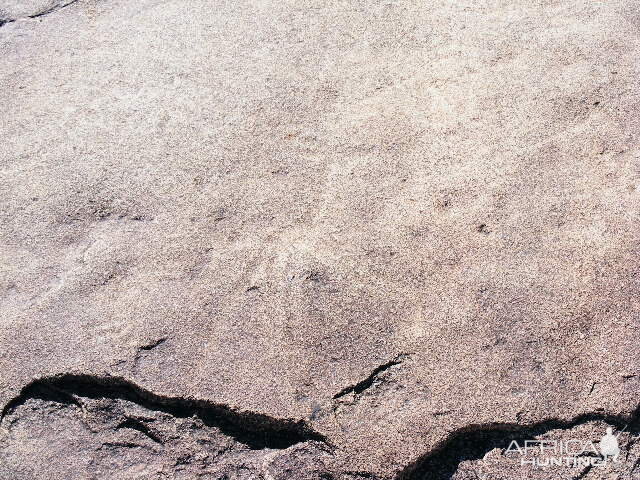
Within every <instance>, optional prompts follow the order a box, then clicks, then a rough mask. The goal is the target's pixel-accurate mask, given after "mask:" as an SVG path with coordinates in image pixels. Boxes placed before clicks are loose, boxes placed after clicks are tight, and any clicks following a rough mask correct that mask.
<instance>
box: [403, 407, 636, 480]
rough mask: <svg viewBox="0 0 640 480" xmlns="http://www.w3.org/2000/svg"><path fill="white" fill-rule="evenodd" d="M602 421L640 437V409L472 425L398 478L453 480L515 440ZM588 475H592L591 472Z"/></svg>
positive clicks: (419, 459) (453, 434) (455, 433)
mask: <svg viewBox="0 0 640 480" xmlns="http://www.w3.org/2000/svg"><path fill="white" fill-rule="evenodd" d="M595 421H602V422H606V423H607V424H609V425H611V426H614V427H616V428H617V429H619V430H622V429H624V428H625V427H626V431H627V432H628V433H629V434H633V435H638V434H640V406H638V407H637V408H636V410H635V411H634V412H633V414H631V416H621V415H607V414H602V413H587V414H583V415H580V416H578V417H576V418H574V419H572V420H566V421H565V420H560V419H547V420H544V421H542V422H538V423H534V424H530V425H519V424H513V423H495V424H486V425H468V426H466V427H463V428H461V429H459V430H456V431H454V432H452V433H450V434H449V435H448V436H447V437H446V438H445V439H444V440H443V441H442V442H441V443H440V444H438V445H436V446H435V447H434V448H433V449H431V450H430V451H429V452H428V453H425V454H424V455H422V456H421V457H420V458H418V459H417V460H416V461H414V462H413V463H411V464H410V465H407V466H406V467H405V468H404V469H403V470H402V471H400V472H399V474H398V475H397V480H449V479H451V478H453V476H454V474H455V472H456V471H457V469H458V466H459V465H460V463H461V462H463V461H467V460H479V459H482V458H484V456H485V455H486V454H487V453H488V452H489V451H491V450H493V449H495V448H506V447H507V446H508V445H509V444H510V443H511V441H512V440H516V441H517V442H519V443H520V444H522V443H523V442H524V441H525V440H528V439H534V438H536V437H538V436H540V435H543V434H545V433H547V432H549V431H552V430H569V429H572V428H574V427H577V426H580V425H582V424H586V423H589V422H595ZM587 473H588V472H587Z"/></svg>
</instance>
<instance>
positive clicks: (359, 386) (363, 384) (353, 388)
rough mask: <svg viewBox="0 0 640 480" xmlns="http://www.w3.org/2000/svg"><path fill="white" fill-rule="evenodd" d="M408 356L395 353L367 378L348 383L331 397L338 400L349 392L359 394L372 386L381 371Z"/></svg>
mask: <svg viewBox="0 0 640 480" xmlns="http://www.w3.org/2000/svg"><path fill="white" fill-rule="evenodd" d="M408 356H409V355H408V354H406V353H401V354H399V355H397V356H396V357H395V358H394V359H393V360H391V361H390V362H387V363H384V364H382V365H379V366H378V367H376V368H375V369H374V370H373V371H372V372H371V373H370V374H369V376H368V377H367V378H365V379H364V380H361V381H360V382H358V383H356V384H354V385H349V386H348V387H345V388H343V389H342V390H340V391H339V392H338V393H336V394H335V395H334V396H333V399H334V400H338V399H340V398H341V397H344V396H345V395H349V394H351V393H353V394H354V395H359V394H361V393H362V392H364V391H365V390H367V389H368V388H370V387H371V386H373V384H374V383H375V382H376V381H377V380H378V379H379V378H380V374H381V373H383V372H385V371H386V370H389V369H390V368H391V367H393V366H395V365H399V364H401V363H402V362H403V361H404V360H405V359H406V358H407V357H408Z"/></svg>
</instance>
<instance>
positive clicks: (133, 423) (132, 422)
mask: <svg viewBox="0 0 640 480" xmlns="http://www.w3.org/2000/svg"><path fill="white" fill-rule="evenodd" d="M121 428H129V429H131V430H137V431H138V432H140V433H142V434H143V435H144V436H146V437H148V438H150V439H151V440H153V441H154V442H155V443H159V444H160V445H162V444H163V443H164V442H163V441H162V439H161V438H160V437H159V436H157V435H156V434H155V433H153V432H152V431H151V429H150V428H149V427H147V425H145V423H144V422H141V421H140V420H137V419H135V418H131V417H128V418H127V419H126V420H125V421H124V422H122V423H120V424H119V425H118V426H117V427H116V430H119V429H121Z"/></svg>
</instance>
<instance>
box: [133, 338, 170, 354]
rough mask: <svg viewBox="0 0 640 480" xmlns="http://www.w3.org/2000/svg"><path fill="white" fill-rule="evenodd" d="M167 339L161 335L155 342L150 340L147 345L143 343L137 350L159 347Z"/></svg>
mask: <svg viewBox="0 0 640 480" xmlns="http://www.w3.org/2000/svg"><path fill="white" fill-rule="evenodd" d="M166 341H167V337H163V338H159V339H158V340H156V341H155V342H152V343H150V344H148V345H143V346H142V347H140V348H139V349H138V350H140V351H143V350H147V351H148V350H153V349H154V348H156V347H159V346H160V345H162V344H163V343H164V342H166Z"/></svg>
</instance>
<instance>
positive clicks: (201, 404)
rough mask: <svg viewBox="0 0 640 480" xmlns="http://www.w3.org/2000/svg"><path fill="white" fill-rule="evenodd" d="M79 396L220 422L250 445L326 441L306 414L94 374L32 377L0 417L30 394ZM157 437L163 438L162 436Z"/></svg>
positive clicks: (65, 400)
mask: <svg viewBox="0 0 640 480" xmlns="http://www.w3.org/2000/svg"><path fill="white" fill-rule="evenodd" d="M76 397H85V398H91V399H112V400H127V401H130V402H134V403H137V404H138V405H141V406H143V407H144V408H146V409H149V410H155V411H160V412H164V413H167V414H169V415H172V416H174V417H177V418H190V417H197V418H199V419H200V420H201V421H202V422H203V423H204V424H205V425H207V426H210V427H216V428H218V429H219V430H220V431H221V432H222V433H224V434H225V435H227V436H229V437H232V438H234V439H235V440H237V441H238V442H240V443H242V444H244V445H246V446H247V447H249V448H251V449H263V448H277V449H284V448H288V447H290V446H292V445H295V444H297V443H301V442H306V441H310V440H315V441H319V442H323V443H325V444H327V445H328V442H327V441H326V439H325V438H324V437H323V436H322V435H320V434H319V433H317V432H315V431H314V430H313V429H311V428H310V427H309V426H308V425H307V424H306V423H305V422H304V421H302V420H298V421H295V420H292V419H277V418H273V417H269V416H267V415H263V414H260V413H253V412H241V411H236V410H233V409H231V408H230V407H228V406H227V405H223V404H216V403H213V402H210V401H207V400H195V399H190V398H183V397H167V396H162V395H156V394H154V393H152V392H150V391H148V390H145V389H144V388H142V387H139V386H138V385H136V384H134V383H132V382H130V381H128V380H126V379H124V378H120V377H97V376H92V375H71V374H68V375H59V376H55V377H47V378H43V379H39V380H35V381H33V382H32V383H30V384H29V385H27V386H26V387H24V388H23V389H22V391H21V392H20V394H19V395H18V396H17V397H15V398H14V399H13V400H11V401H10V402H9V403H8V404H7V405H6V406H5V407H4V409H3V410H2V415H1V416H0V422H2V421H3V420H4V418H5V417H6V416H7V415H9V414H10V413H12V412H13V411H14V410H15V409H16V408H17V407H19V406H20V405H22V404H24V403H25V402H26V401H27V400H29V399H32V398H35V399H41V400H46V401H52V402H57V403H62V404H71V405H76V406H79V405H80V404H79V403H78V401H77V400H76ZM122 426H123V427H128V428H135V429H136V430H139V431H141V432H142V433H144V434H145V435H147V436H150V437H151V435H153V433H152V432H151V431H150V430H149V429H148V428H147V427H146V425H144V424H143V423H142V422H138V423H135V421H134V422H131V423H129V424H127V425H122ZM151 438H153V437H151ZM154 440H155V441H160V439H159V438H156V439H154Z"/></svg>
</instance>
